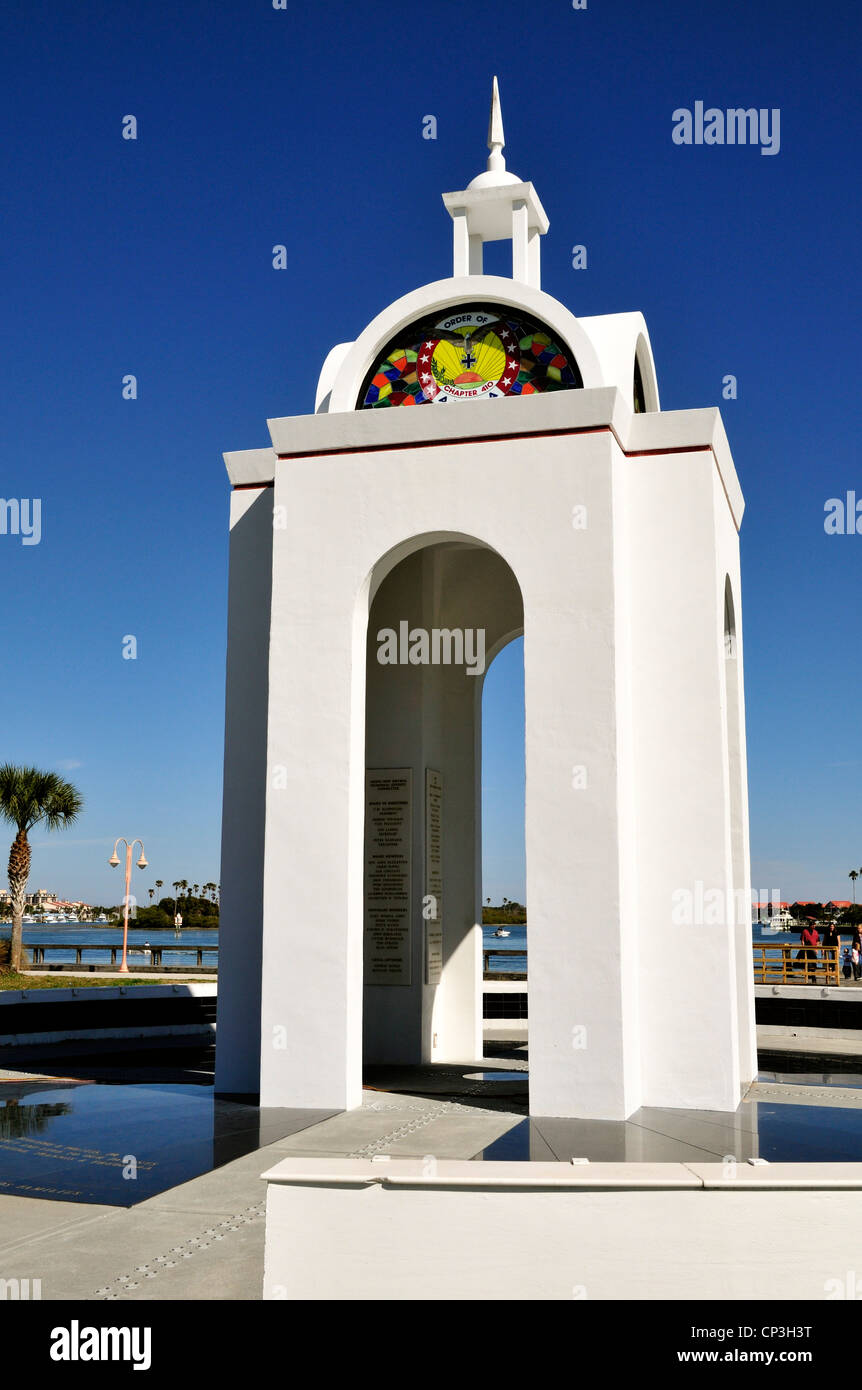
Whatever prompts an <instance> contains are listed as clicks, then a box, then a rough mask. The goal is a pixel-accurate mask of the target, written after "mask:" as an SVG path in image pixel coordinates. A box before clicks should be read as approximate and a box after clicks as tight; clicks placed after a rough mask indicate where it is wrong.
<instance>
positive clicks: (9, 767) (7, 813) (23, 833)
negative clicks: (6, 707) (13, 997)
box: [0, 763, 84, 970]
mask: <svg viewBox="0 0 862 1390" xmlns="http://www.w3.org/2000/svg"><path fill="white" fill-rule="evenodd" d="M83 804H84V799H83V797H82V796H81V793H80V792H79V791H78V789H77V788H76V787H73V786H72V783H71V782H66V781H64V780H63V778H62V777H58V775H57V773H56V772H40V771H39V769H38V768H37V767H15V766H14V765H13V764H12V763H4V764H3V766H2V767H0V819H2V820H5V821H8V822H9V823H10V824H11V825H14V826H16V827H17V830H18V833H17V835H16V836H15V839H14V840H13V841H12V849H11V851H10V853H9V891H10V893H11V894H12V942H11V946H12V957H11V965H12V969H13V970H20V969H21V935H22V928H21V921H22V918H23V916H24V897H25V894H26V891H27V879H28V878H29V877H30V842H29V840H28V839H27V832H28V831H29V830H32V829H33V827H34V825H39V824H40V823H43V824H44V826H45V828H46V829H47V830H60V829H63V828H64V827H65V826H67V825H71V823H72V821H73V820H75V819H76V818H77V816H78V814H79V812H80V810H81V808H82V806H83Z"/></svg>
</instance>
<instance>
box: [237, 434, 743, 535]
mask: <svg viewBox="0 0 862 1390" xmlns="http://www.w3.org/2000/svg"><path fill="white" fill-rule="evenodd" d="M578 434H612V435H613V437H614V440H615V441H616V444H617V448H618V449H619V451H620V453H621V454H622V455H623V457H624V458H628V459H634V458H655V457H658V456H660V455H662V454H712V457H713V460H714V462H715V466H716V468H718V460H717V459H716V457H715V450H714V449H713V447H712V445H711V444H680V445H678V446H676V447H674V448H672V449H624V448H623V445H622V443H621V441H620V437H619V435H618V434H617V432H616V430H615V429H614V428H613V426H612V425H584V426H583V428H580V429H577V428H576V429H559V430H524V431H520V432H518V433H517V434H514V433H512V432H509V433H507V434H482V435H473V436H468V437H466V438H465V437H461V436H459V437H458V438H456V439H422V440H417V441H416V442H415V443H404V444H354V445H352V446H350V447H348V448H345V449H307V450H304V451H303V452H299V453H293V454H287V453H286V454H277V455H276V458H277V459H279V460H282V459H310V458H341V457H342V456H343V455H344V454H385V453H391V451H392V450H393V449H439V448H441V447H442V448H445V447H446V446H447V445H450V444H497V443H500V442H502V441H504V440H507V439H555V438H558V437H560V436H563V435H578ZM718 476H719V479H720V481H721V486H722V490H723V492H724V495H725V498H726V500H727V505H728V507H730V498H729V497H728V495H727V488H726V487H725V486H724V479H723V478H722V477H721V470H720V469H719V475H718ZM273 486H274V483H273V482H269V483H235V484H234V487H233V490H234V492H238V491H240V490H241V489H243V488H252V487H257V488H264V487H273ZM731 516H733V508H732V507H731ZM737 529H738V528H737Z"/></svg>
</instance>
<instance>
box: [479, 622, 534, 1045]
mask: <svg viewBox="0 0 862 1390" xmlns="http://www.w3.org/2000/svg"><path fill="white" fill-rule="evenodd" d="M525 762H526V760H525V746H524V643H523V639H522V638H512V639H511V640H509V641H508V642H507V643H506V644H505V645H504V646H503V647H501V649H500V651H499V652H498V653H497V654H496V656H495V657H494V660H493V662H492V663H489V667H488V671H487V672H486V675H485V679H484V682H483V688H482V904H483V929H482V937H483V951H484V956H485V961H486V963H487V967H488V969H487V971H486V974H487V975H488V976H489V978H487V979H486V980H485V985H484V1004H483V1017H484V1023H483V1032H484V1040H485V1050H486V1052H487V1053H488V1054H489V1055H493V1056H494V1057H500V1058H510V1059H516V1058H517V1059H520V1060H523V1061H526V1056H527V1052H526V1048H527V1042H528V1028H529V1012H528V1007H527V999H528V995H527V979H526V976H527V968H528V957H527V954H526V950H527V921H526V904H527V893H526V854H525V826H524V808H525V792H526V786H525V782H526V766H525Z"/></svg>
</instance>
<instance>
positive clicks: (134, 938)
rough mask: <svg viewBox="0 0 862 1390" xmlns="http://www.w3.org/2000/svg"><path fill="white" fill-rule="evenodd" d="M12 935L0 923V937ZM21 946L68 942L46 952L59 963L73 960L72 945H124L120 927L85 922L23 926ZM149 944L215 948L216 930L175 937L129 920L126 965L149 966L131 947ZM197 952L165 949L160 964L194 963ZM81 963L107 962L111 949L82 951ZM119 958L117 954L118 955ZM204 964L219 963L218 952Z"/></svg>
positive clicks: (206, 957) (51, 960)
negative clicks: (22, 944) (51, 925)
mask: <svg viewBox="0 0 862 1390" xmlns="http://www.w3.org/2000/svg"><path fill="white" fill-rule="evenodd" d="M11 934H12V927H11V925H10V924H9V923H8V922H4V923H3V924H2V925H0V939H2V938H4V937H5V938H6V939H7V940H8V938H9V937H10V936H11ZM23 939H24V945H25V946H38V945H41V944H42V943H43V942H45V943H47V942H52V943H54V944H57V943H59V942H61V941H68V942H69V948H68V949H58V950H54V951H46V952H45V964H46V965H49V964H53V965H58V964H62V963H67V962H68V963H70V964H73V965H74V963H75V951H74V949H73V948H74V947H75V946H119V947H122V945H123V928H122V926H119V927H92V926H89V925H88V924H87V923H86V922H78V923H68V922H67V923H65V924H62V923H61V924H60V925H59V926H54V927H50V926H49V927H32V926H27V925H26V924H25V926H24V938H23ZM147 941H148V942H149V943H150V945H151V946H180V945H183V946H189V947H192V946H194V947H197V946H204V947H210V948H212V947H214V946H218V929H216V930H209V931H195V930H193V929H192V928H188V929H185V928H183V933H182V936H175V935H174V932H173V931H171V930H169V931H159V930H154V929H153V928H152V927H135V926H133V925H132V923H131V922H130V923H129V966H130V968H131V969H132V970H133V969H134V966H135V962H136V961H137V962H138V963H139V964H140V965H149V963H150V955H149V952H147V953H146V954H145V955H144V954H139V955H137V956H136V955H135V954H134V952H133V949H132V948H133V947H136V946H143V945H144V943H145V942H147ZM197 958H198V957H197V951H196V950H194V951H192V950H189V951H166V952H165V954H164V955H163V957H162V964H163V965H183V966H189V965H196V964H197ZM82 959H83V964H85V965H110V962H111V953H110V951H92V950H88V951H85V952H84V955H83V958H82ZM118 961H119V957H118ZM203 963H204V965H212V966H213V968H215V966H216V965H217V964H218V955H217V954H215V953H214V954H211V955H207V954H204V958H203Z"/></svg>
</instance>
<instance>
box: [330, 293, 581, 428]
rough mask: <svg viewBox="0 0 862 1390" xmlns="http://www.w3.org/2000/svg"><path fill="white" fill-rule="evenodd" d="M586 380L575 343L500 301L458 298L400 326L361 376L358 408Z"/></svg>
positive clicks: (523, 391)
mask: <svg viewBox="0 0 862 1390" xmlns="http://www.w3.org/2000/svg"><path fill="white" fill-rule="evenodd" d="M581 386H583V381H582V379H581V374H580V372H579V371H578V365H577V363H576V362H575V359H574V357H573V356H572V354H571V352H570V350H569V349H568V348H567V347H566V345H565V344H564V343H562V342H561V341H560V340H558V339H557V338H555V336H554V334H553V333H551V331H550V330H549V329H547V328H546V327H545V326H544V325H543V324H540V323H538V322H537V321H536V320H534V319H532V318H530V317H528V316H527V315H525V314H523V313H521V311H520V310H517V309H512V308H510V307H507V306H505V305H499V304H481V305H476V304H474V305H459V306H457V307H456V308H453V309H450V310H449V311H448V312H447V311H444V310H438V311H437V312H436V313H435V314H434V315H433V316H432V317H429V318H427V319H424V320H421V321H420V322H419V323H415V324H412V325H411V326H410V327H408V328H405V329H403V330H402V331H401V332H400V333H399V334H398V335H397V337H396V338H394V339H393V340H392V342H390V343H389V344H388V346H387V347H386V349H385V351H384V352H383V353H382V354H381V356H380V357H379V358H378V359H377V361H376V363H375V364H374V366H373V367H372V369H371V371H370V372H369V373H368V376H367V377H366V379H365V382H364V383H363V387H362V391H361V392H360V396H359V401H358V408H359V409H360V410H367V409H380V408H381V407H388V406H394V405H427V404H429V403H430V402H432V401H433V402H435V403H437V404H446V403H447V402H448V401H453V400H478V399H485V398H488V399H493V398H494V397H499V396H531V395H535V394H536V393H537V392H544V391H567V390H572V389H574V388H577V387H581Z"/></svg>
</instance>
